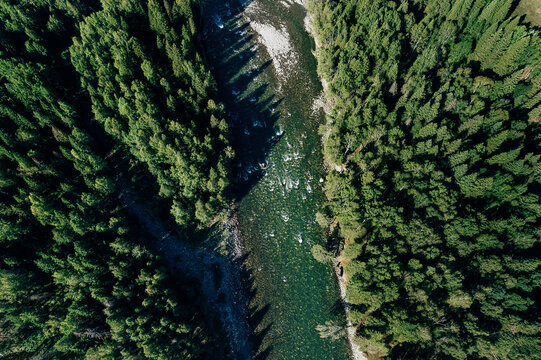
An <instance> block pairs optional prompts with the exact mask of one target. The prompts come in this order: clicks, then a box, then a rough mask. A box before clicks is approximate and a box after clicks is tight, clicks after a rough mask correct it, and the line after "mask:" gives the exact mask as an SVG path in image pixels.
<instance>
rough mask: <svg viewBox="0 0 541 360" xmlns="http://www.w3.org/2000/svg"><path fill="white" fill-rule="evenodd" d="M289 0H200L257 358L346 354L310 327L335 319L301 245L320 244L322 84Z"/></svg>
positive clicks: (336, 303)
mask: <svg viewBox="0 0 541 360" xmlns="http://www.w3.org/2000/svg"><path fill="white" fill-rule="evenodd" d="M298 2H300V1H299V0H297V2H295V1H293V0H282V1H277V0H254V1H223V0H208V1H207V5H206V8H205V12H204V14H205V15H204V18H205V20H204V31H203V37H204V45H205V54H206V55H205V56H206V60H207V62H208V63H209V65H210V66H211V70H212V72H213V75H214V76H215V78H216V80H217V82H218V86H219V90H220V95H221V97H222V99H223V100H224V102H225V103H226V109H227V111H228V120H229V123H230V125H231V128H232V133H233V137H234V141H233V144H234V147H235V150H236V152H237V154H238V156H237V159H236V163H235V167H234V168H235V176H236V179H237V182H236V188H237V192H236V197H237V199H238V212H237V215H238V222H239V225H238V227H239V231H240V236H241V240H242V243H243V247H244V248H243V253H244V258H243V261H244V264H245V268H246V269H245V270H246V274H245V275H246V278H247V279H249V280H248V284H247V287H248V288H250V289H251V290H250V291H249V294H248V295H249V299H250V304H249V307H250V309H249V316H250V325H251V327H252V329H253V335H252V336H251V338H250V339H249V341H250V342H251V343H252V345H251V346H252V347H253V348H254V349H255V350H254V351H255V353H256V355H255V358H256V359H287V360H296V359H322V360H331V359H337V360H338V359H340V360H341V359H347V358H348V349H347V345H346V341H345V339H340V340H336V341H332V340H330V339H328V338H321V337H320V335H319V333H318V331H317V330H316V326H317V325H321V324H325V323H326V322H327V321H333V322H334V323H336V324H343V323H344V315H343V308H342V306H341V304H340V300H339V291H338V286H337V283H336V279H335V277H334V275H333V271H332V269H331V267H330V266H327V265H323V264H320V263H318V262H316V261H315V260H314V259H313V257H312V255H311V253H310V249H311V247H312V246H313V245H315V244H323V243H324V241H325V239H324V234H323V232H322V230H321V229H320V228H319V226H318V225H317V223H316V222H315V214H316V212H317V210H318V207H320V206H321V204H322V203H323V200H324V195H323V192H322V187H323V185H324V183H323V178H324V169H323V165H322V163H323V161H322V155H321V150H320V149H321V146H320V135H318V127H319V126H320V124H322V123H323V121H324V113H323V111H322V109H321V106H320V105H321V103H322V101H321V100H322V99H321V93H322V88H321V84H320V82H319V80H318V78H317V74H316V61H315V58H314V57H313V55H312V53H311V50H312V49H313V41H312V39H311V38H310V37H309V35H308V34H307V33H306V31H305V28H304V17H305V15H306V11H305V9H304V7H303V6H302V5H301V4H299V3H298Z"/></svg>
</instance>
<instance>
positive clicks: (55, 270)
mask: <svg viewBox="0 0 541 360" xmlns="http://www.w3.org/2000/svg"><path fill="white" fill-rule="evenodd" d="M113 3H116V2H111V1H103V2H102V3H101V4H100V3H99V2H98V1H92V0H80V1H65V0H32V1H26V0H23V1H11V0H8V1H3V2H2V3H1V4H0V33H1V35H0V44H1V46H0V48H1V50H0V98H1V99H2V101H1V103H0V119H1V121H0V204H1V206H0V245H1V248H2V252H1V253H0V329H1V334H0V354H2V355H1V356H2V357H5V358H9V359H15V358H17V359H37V358H43V359H44V358H55V359H97V358H99V359H123V358H125V359H128V358H130V359H135V358H137V359H202V358H208V357H209V351H211V348H212V341H211V339H210V338H209V337H208V336H207V335H206V332H205V328H204V326H203V325H204V324H203V321H202V320H201V316H200V313H199V312H198V311H199V308H198V307H197V306H196V305H194V303H195V302H196V300H197V299H196V298H195V296H194V294H195V291H194V289H193V288H191V286H190V285H189V283H188V282H187V279H184V278H183V277H178V278H176V279H175V281H172V280H173V279H171V278H170V274H169V273H168V271H167V270H165V268H164V267H163V264H162V259H161V258H160V257H159V256H158V255H157V254H155V253H154V251H153V250H152V248H151V247H150V246H149V243H148V241H147V239H146V238H147V237H146V236H145V234H144V232H143V231H142V229H141V228H140V226H139V225H138V224H136V223H133V222H132V221H130V218H129V216H128V214H127V213H126V211H125V210H124V209H123V208H122V207H121V206H120V203H118V196H119V192H118V191H119V190H118V189H117V187H116V185H115V180H114V179H115V177H116V171H115V169H114V167H113V166H111V165H110V163H109V162H110V161H111V158H108V156H107V155H106V154H108V150H111V149H109V145H108V144H107V141H104V139H98V140H99V141H96V140H95V138H94V137H93V136H91V134H96V133H97V134H101V135H104V134H102V133H101V132H100V131H99V130H98V129H95V128H94V127H95V124H92V122H91V121H89V120H90V118H89V116H88V114H89V113H90V109H88V108H87V106H86V104H89V103H90V100H89V99H88V98H87V97H86V93H85V92H84V91H81V88H80V82H79V78H78V74H77V72H76V71H75V69H73V65H72V63H71V60H70V58H69V51H68V49H69V47H70V46H71V45H72V38H73V37H74V36H80V32H79V31H80V30H81V31H83V33H84V29H80V28H79V24H80V23H81V22H82V21H84V20H85V19H87V21H90V20H88V19H93V18H97V13H93V14H92V12H94V11H96V10H98V9H100V8H101V7H102V6H103V8H104V9H111V7H112V6H116V5H112V4H113ZM126 3H129V4H130V6H133V7H137V8H142V6H143V5H144V4H146V1H131V2H129V1H128V2H126ZM156 4H160V2H155V3H154V5H156ZM189 8H190V6H187V7H186V6H184V9H189ZM102 11H106V10H102ZM140 14H141V15H143V16H145V17H146V16H150V15H147V13H146V12H144V13H140ZM175 14H176V13H175ZM183 14H184V16H186V17H185V20H186V19H187V20H186V21H188V22H190V23H193V20H191V17H192V15H191V14H188V13H183ZM117 15H118V13H117ZM162 20H163V19H162ZM108 21H112V22H114V21H115V18H113V19H108ZM84 23H86V22H84ZM105 24H106V23H105V22H104V23H103V24H102V25H105ZM153 24H156V25H155V27H156V29H153V30H154V31H157V32H158V31H159V24H160V23H159V22H158V21H156V22H153ZM153 26H154V25H153ZM101 30H103V31H109V30H111V29H108V28H105V27H104V28H102V29H101ZM112 31H113V30H111V36H113V37H116V39H117V40H118V41H114V42H113V43H111V44H110V45H111V47H112V48H113V49H114V56H112V57H109V58H107V59H106V58H103V59H101V60H102V61H103V62H102V63H101V68H100V70H99V71H98V72H99V73H101V72H102V71H104V72H107V71H115V72H116V76H118V77H119V78H123V79H125V78H127V77H129V76H132V74H133V73H134V72H136V71H139V70H134V69H133V68H132V66H134V62H135V59H139V58H140V56H142V54H143V53H141V51H142V50H141V45H140V44H138V43H137V42H136V41H135V40H133V41H129V40H127V41H126V42H122V41H120V39H127V38H126V35H125V34H123V33H122V32H119V31H117V32H116V33H115V34H114V35H113V34H112ZM115 31H116V30H115ZM191 35H193V33H192V34H191ZM171 36H173V35H171ZM183 41H184V42H189V41H191V38H186V39H184V40H183ZM132 52H133V54H132ZM134 54H135V55H134ZM94 55H96V54H94ZM94 55H93V56H94ZM151 64H153V62H150V64H146V65H145V66H146V70H145V71H146V73H147V74H149V73H152V71H154V74H157V73H159V72H160V71H161V70H160V69H159V68H152V65H151ZM137 66H139V64H137ZM112 85H113V83H110V84H108V83H101V84H100V86H98V87H96V89H95V92H96V93H104V94H107V95H106V98H107V100H106V101H107V102H108V103H109V102H116V103H117V104H118V109H122V110H119V112H122V113H129V112H130V111H131V110H132V108H130V106H134V103H123V99H121V98H115V97H114V94H113V93H109V92H108V90H107V91H106V90H104V89H108V87H109V86H112ZM145 86H150V85H145V83H143V82H138V81H137V79H133V81H130V86H129V87H128V88H127V89H125V90H126V91H129V89H130V88H133V89H139V88H144V87H145ZM102 88H103V89H102ZM133 94H134V96H137V97H143V95H144V93H143V92H137V91H135V90H133ZM91 98H92V96H91ZM140 101H146V100H144V99H140ZM136 102H137V101H136ZM137 104H138V105H140V106H145V107H147V108H148V111H149V112H148V113H141V114H143V115H147V116H150V114H151V113H152V112H153V111H157V110H154V109H152V106H153V105H152V104H151V103H148V102H147V103H142V102H141V103H137ZM204 104H205V105H206V104H207V102H204ZM197 105H198V104H197V103H194V104H192V105H191V106H192V107H194V108H195V110H193V111H196V110H197ZM215 108H216V107H215ZM178 111H179V112H182V107H179V109H178ZM202 111H203V110H202ZM188 113H189V112H188ZM110 121H112V118H111V120H110ZM148 121H152V120H148ZM193 121H195V120H193ZM111 126H116V127H117V128H119V129H120V126H125V125H119V124H111ZM201 126H202V129H201V130H200V131H201V132H202V133H204V134H205V135H201V136H202V137H201V139H203V140H202V142H203V143H204V144H203V145H201V146H207V147H209V148H210V149H212V146H211V145H212V142H213V141H214V140H213V138H212V137H213V136H215V137H216V138H218V137H219V136H220V135H221V134H218V133H217V132H216V131H215V132H211V134H206V128H205V127H204V123H203V124H201ZM138 130H139V131H141V132H144V131H146V130H145V128H144V127H143V126H141V127H140V128H139V129H138ZM198 131H199V130H198ZM209 131H210V130H209ZM212 131H214V130H212ZM178 135H179V137H180V135H185V136H189V137H190V138H193V139H195V140H194V141H197V139H198V137H197V136H196V135H195V134H191V133H190V134H189V135H186V134H178ZM160 136H162V134H153V135H152V136H150V137H148V138H145V139H146V140H148V141H149V142H152V141H153V139H156V141H157V140H159V138H160ZM139 140H141V139H139ZM216 141H218V140H216ZM218 142H219V141H218ZM209 151H210V150H209ZM144 155H145V156H149V154H148V153H147V154H144ZM194 156H195V157H196V154H194ZM202 157H204V156H202ZM217 157H219V156H217ZM178 161H179V162H181V161H182V157H179V159H178ZM201 161H203V160H201ZM191 166H194V165H193V164H192V165H191ZM203 170H204V168H202V169H201V170H200V171H203ZM175 171H176V172H179V171H180V169H176V170H175ZM185 171H187V170H185ZM219 175H220V177H221V178H225V177H226V175H227V174H225V173H224V171H222V172H221V173H220V174H219ZM214 178H215V181H218V180H216V178H217V176H215V177H214ZM215 187H218V186H215ZM219 191H223V188H220V190H219ZM214 205H215V206H218V205H217V204H214ZM205 206H207V204H206V203H205ZM212 210H214V209H210V210H209V209H208V206H207V207H206V208H205V211H206V214H207V216H208V213H210V212H211V211H212ZM192 215H193V214H191V213H190V214H189V216H192ZM186 221H189V220H186ZM175 283H176V285H175ZM209 345H210V346H209Z"/></svg>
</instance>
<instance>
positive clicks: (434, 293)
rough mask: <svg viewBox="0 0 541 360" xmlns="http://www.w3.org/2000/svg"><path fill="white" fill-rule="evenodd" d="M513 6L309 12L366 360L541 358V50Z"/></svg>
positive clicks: (338, 6)
mask: <svg viewBox="0 0 541 360" xmlns="http://www.w3.org/2000/svg"><path fill="white" fill-rule="evenodd" d="M512 4H513V2H512V1H511V0H495V1H486V0H460V1H450V0H443V1H442V0H427V1H401V2H393V1H383V0H376V1H365V0H348V1H337V2H336V1H312V2H311V4H310V11H311V12H312V14H313V15H314V26H315V36H316V38H317V42H318V43H319V44H320V46H319V48H318V50H317V57H318V72H319V73H320V75H321V76H322V77H324V78H325V79H326V80H327V82H328V84H329V87H328V91H327V96H328V97H330V98H331V99H332V100H333V102H334V103H335V106H334V108H333V109H332V111H331V114H330V117H331V120H332V125H331V129H330V136H329V138H328V140H327V142H326V143H325V147H324V152H325V159H328V160H330V161H332V162H334V163H336V164H343V165H344V166H343V168H344V169H341V170H343V171H340V172H339V171H336V170H333V171H331V172H330V173H329V174H328V176H327V181H326V188H325V191H326V195H327V198H328V204H327V205H326V208H328V209H331V210H332V215H335V216H336V218H337V220H338V226H339V228H340V235H342V236H343V237H345V238H346V240H349V241H348V242H347V243H350V244H349V245H347V246H346V247H345V250H344V256H346V257H347V258H349V259H352V260H353V261H352V262H351V263H349V264H348V265H347V267H346V269H345V270H346V273H347V274H348V276H350V277H351V280H350V281H349V283H348V285H347V298H348V301H349V302H350V303H351V304H352V306H353V309H352V317H353V318H354V319H355V322H357V323H358V325H359V326H358V328H357V335H358V337H357V339H356V342H357V343H358V344H359V345H360V346H361V349H362V350H363V351H366V352H368V353H369V354H371V355H374V356H377V355H380V356H388V357H389V358H393V359H402V358H415V359H479V358H483V359H495V358H498V359H539V358H540V355H539V354H541V343H540V341H539V336H540V333H541V326H540V325H539V306H538V304H537V303H536V299H537V298H538V297H539V291H540V286H541V284H540V282H539V275H540V272H539V264H540V261H539V258H538V255H537V253H538V252H539V247H540V244H539V243H540V233H539V227H540V225H541V205H540V203H541V202H540V195H541V193H540V189H541V187H540V184H541V177H540V175H541V172H540V171H539V169H540V168H541V165H540V162H539V159H540V158H541V155H540V149H541V143H540V139H541V133H540V128H539V125H538V123H539V121H540V120H541V117H540V114H541V110H540V109H541V103H540V101H539V100H540V99H541V68H540V67H539V66H538V65H536V64H539V61H540V60H541V38H540V37H539V35H538V32H537V30H535V29H533V28H531V27H529V25H528V24H525V23H523V22H522V20H521V19H519V18H509V14H510V13H511V12H512V10H511V6H512ZM352 134H354V136H353V137H352V136H351V135H352ZM352 138H353V139H354V140H353V141H352ZM355 149H356V150H355ZM361 239H362V245H361ZM518 264H524V266H520V265H518ZM526 264H528V265H526ZM522 329H524V330H522ZM526 329H527V330H526Z"/></svg>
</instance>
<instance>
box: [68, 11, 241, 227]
mask: <svg viewBox="0 0 541 360" xmlns="http://www.w3.org/2000/svg"><path fill="white" fill-rule="evenodd" d="M165 3H166V2H162V1H157V0H150V1H148V2H146V1H127V2H121V3H118V2H104V4H103V10H101V11H98V12H96V13H93V14H92V15H90V16H88V17H87V18H86V19H85V20H84V22H83V23H82V24H81V28H80V36H79V37H77V38H75V39H74V44H73V45H72V46H71V48H70V55H71V61H72V63H73V66H74V67H75V69H76V70H77V72H78V73H79V74H80V75H81V83H82V86H83V88H84V89H86V91H87V92H88V94H89V95H90V98H91V101H92V111H93V113H94V116H95V118H96V120H97V121H98V122H99V123H101V124H102V125H103V126H104V128H105V130H106V131H107V132H108V133H109V134H110V135H112V136H113V137H114V138H115V139H116V140H117V141H118V143H119V144H120V146H122V147H124V148H126V149H128V151H129V152H130V153H131V155H132V156H133V157H135V158H136V159H137V160H138V161H140V162H141V163H143V164H146V166H147V168H148V170H149V172H150V173H151V174H152V175H154V177H155V179H156V181H157V183H158V185H159V194H160V196H162V197H164V198H167V199H170V204H171V205H170V206H171V214H172V215H173V217H174V218H175V219H176V221H177V223H178V224H179V225H181V226H188V225H190V224H191V225H194V224H195V222H194V221H193V220H194V218H195V219H197V223H198V224H199V226H200V227H202V226H204V225H206V224H208V223H209V222H210V220H211V219H212V218H213V217H214V215H216V213H217V212H218V211H219V210H221V209H222V208H223V207H224V205H226V194H227V191H228V183H229V181H228V176H229V174H228V171H227V169H228V167H229V162H230V160H231V158H232V156H233V152H232V150H231V147H230V146H229V144H228V140H227V134H228V133H227V131H228V130H227V126H221V125H220V124H222V123H224V122H223V120H222V119H223V118H224V110H223V106H222V105H216V104H217V103H218V102H217V101H216V96H217V95H216V93H217V91H216V86H215V84H214V82H213V79H212V76H211V74H210V72H209V71H208V70H207V69H206V68H205V66H204V64H203V61H202V59H201V57H200V56H199V54H198V52H197V51H196V47H195V45H194V41H193V39H192V37H194V36H195V33H194V31H195V29H194V25H193V14H192V11H191V8H190V6H185V4H184V3H189V2H188V1H176V2H170V3H171V4H170V5H168V9H166V8H165V5H164V4H165ZM173 15H174V16H173ZM147 17H148V21H149V22H150V28H145V27H144V26H141V21H138V20H137V19H146V18H147Z"/></svg>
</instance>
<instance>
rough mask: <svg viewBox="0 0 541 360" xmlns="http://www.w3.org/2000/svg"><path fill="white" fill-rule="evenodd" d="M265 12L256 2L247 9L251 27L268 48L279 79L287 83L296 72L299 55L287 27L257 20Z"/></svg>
mask: <svg viewBox="0 0 541 360" xmlns="http://www.w3.org/2000/svg"><path fill="white" fill-rule="evenodd" d="M263 12H264V10H262V9H261V8H260V7H259V6H258V5H257V3H256V2H252V3H251V4H250V5H249V6H248V7H247V8H246V16H247V17H248V19H249V23H250V27H251V28H252V29H253V30H254V31H255V32H256V33H257V34H258V35H259V41H260V42H261V43H262V44H263V45H264V46H265V47H266V48H267V52H268V53H269V56H270V57H271V59H272V63H273V65H274V68H275V69H276V73H277V75H278V77H279V79H280V80H281V81H285V80H287V79H288V78H289V75H290V74H291V73H293V72H294V71H295V65H296V64H297V61H298V55H297V53H296V52H295V51H294V48H293V45H292V42H291V37H290V35H289V32H288V31H287V28H286V27H285V25H283V24H277V25H276V26H274V25H271V24H268V23H264V22H260V21H258V19H257V18H261V17H262V16H261V15H262V13H263Z"/></svg>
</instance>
